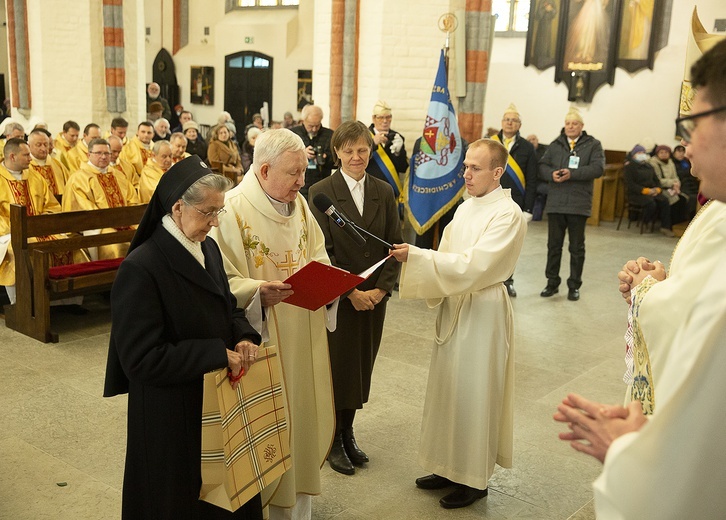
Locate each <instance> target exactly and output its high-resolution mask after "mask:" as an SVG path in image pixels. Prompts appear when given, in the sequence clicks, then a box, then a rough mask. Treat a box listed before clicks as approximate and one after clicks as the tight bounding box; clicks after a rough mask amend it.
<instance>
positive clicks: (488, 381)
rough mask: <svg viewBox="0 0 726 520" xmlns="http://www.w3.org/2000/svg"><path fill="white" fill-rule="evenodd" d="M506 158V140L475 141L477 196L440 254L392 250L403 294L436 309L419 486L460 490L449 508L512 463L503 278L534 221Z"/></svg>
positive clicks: (459, 214) (470, 498)
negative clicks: (507, 178) (508, 183)
mask: <svg viewBox="0 0 726 520" xmlns="http://www.w3.org/2000/svg"><path fill="white" fill-rule="evenodd" d="M506 164H507V149H506V148H505V147H504V146H502V145H501V144H500V143H498V142H496V141H493V140H489V139H480V140H479V141H476V142H474V143H472V144H470V145H469V149H468V151H467V153H466V159H465V160H464V166H465V167H466V171H465V173H464V180H465V181H466V190H467V192H468V193H469V195H471V198H470V199H469V200H467V201H465V202H464V203H463V204H462V205H461V206H460V207H459V209H457V211H456V214H455V215H454V219H453V220H452V222H451V223H450V224H449V225H448V226H446V229H445V230H444V236H443V239H442V241H441V245H440V247H439V250H438V251H432V250H428V249H419V248H417V247H415V246H410V245H408V244H395V245H394V247H395V249H394V250H392V253H393V255H394V256H395V257H396V259H397V260H398V261H399V262H405V263H404V266H403V270H402V272H401V281H400V295H401V298H425V299H426V301H427V304H428V305H429V307H431V308H436V307H437V308H438V316H437V318H436V335H435V345H434V347H433V353H432V355H431V367H430V369H429V381H428V388H427V390H426V403H425V405H424V415H423V423H422V428H421V447H420V451H419V463H420V464H421V466H422V467H423V468H424V469H426V470H428V471H430V472H431V473H432V474H431V475H428V476H425V477H421V478H419V479H416V485H417V486H418V487H420V488H423V489H444V488H453V489H452V492H451V493H450V494H448V495H446V496H444V497H443V498H442V499H441V500H440V504H441V506H442V507H445V508H449V509H450V508H457V507H466V506H468V505H470V504H472V503H474V502H475V501H476V500H477V499H479V498H482V497H485V496H486V495H487V486H488V481H489V478H490V477H491V475H492V473H493V472H494V465H495V464H499V465H500V466H502V467H505V468H509V467H511V465H512V442H513V439H512V438H513V400H514V328H513V327H514V319H513V315H512V305H511V302H510V301H509V296H508V295H507V289H506V287H505V286H504V281H505V280H507V279H508V278H509V277H510V276H511V275H512V273H513V272H514V266H515V265H516V263H517V259H518V258H519V253H520V251H521V250H522V244H523V242H524V236H525V234H526V231H527V225H526V223H525V219H524V217H523V216H522V210H521V209H520V208H519V206H518V205H517V204H516V203H515V202H514V201H513V200H512V197H511V194H510V190H508V189H503V188H502V187H501V185H500V182H499V181H500V179H501V177H502V174H503V173H504V169H505V167H506Z"/></svg>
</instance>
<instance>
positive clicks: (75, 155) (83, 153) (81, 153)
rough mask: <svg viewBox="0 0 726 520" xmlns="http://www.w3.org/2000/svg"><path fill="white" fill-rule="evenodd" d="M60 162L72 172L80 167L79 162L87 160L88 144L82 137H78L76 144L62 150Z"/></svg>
mask: <svg viewBox="0 0 726 520" xmlns="http://www.w3.org/2000/svg"><path fill="white" fill-rule="evenodd" d="M61 162H62V163H63V165H64V166H65V167H66V168H68V171H69V172H74V171H76V170H78V169H79V168H80V167H81V164H83V163H87V162H88V146H87V145H86V143H85V141H84V140H83V139H79V140H78V143H77V144H76V146H74V147H73V148H71V149H70V150H68V151H67V152H63V155H61Z"/></svg>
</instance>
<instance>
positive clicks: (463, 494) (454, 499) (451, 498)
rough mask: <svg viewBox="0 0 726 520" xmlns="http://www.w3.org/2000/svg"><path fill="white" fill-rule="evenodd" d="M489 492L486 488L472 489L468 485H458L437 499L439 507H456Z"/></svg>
mask: <svg viewBox="0 0 726 520" xmlns="http://www.w3.org/2000/svg"><path fill="white" fill-rule="evenodd" d="M488 494H489V490H488V489H474V488H471V487H469V486H464V485H461V484H460V485H459V486H457V488H456V491H454V492H453V493H449V494H448V495H446V496H445V497H444V498H442V499H441V500H439V504H441V507H443V508H446V509H456V508H459V507H466V506H470V505H472V504H473V503H474V502H476V501H477V500H479V499H480V498H484V497H485V496H487V495H488Z"/></svg>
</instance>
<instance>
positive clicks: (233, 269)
mask: <svg viewBox="0 0 726 520" xmlns="http://www.w3.org/2000/svg"><path fill="white" fill-rule="evenodd" d="M306 168H307V159H306V155H305V146H304V145H303V142H302V140H301V139H300V137H298V136H297V135H295V134H293V133H292V132H290V131H289V130H286V129H280V130H269V131H267V132H264V133H262V134H260V136H259V137H258V139H257V143H256V145H255V157H254V163H253V164H252V170H253V172H254V175H245V177H244V179H243V180H242V182H241V183H240V184H239V185H238V186H237V187H235V188H233V189H232V190H230V191H229V192H227V194H226V197H225V208H226V209H227V213H228V214H227V215H225V217H224V218H223V219H220V223H219V228H217V229H216V230H214V232H213V233H211V234H210V236H212V237H213V238H214V239H215V240H216V241H217V243H218V244H219V247H220V249H221V251H222V255H223V257H224V260H225V269H226V271H227V276H228V278H229V284H230V288H231V290H232V292H233V293H234V295H235V296H236V297H237V302H238V305H239V306H241V307H244V308H245V309H246V310H247V318H248V319H249V321H250V323H252V325H253V326H254V327H255V328H257V330H258V331H259V332H260V333H261V334H262V337H263V341H266V342H267V343H268V344H270V345H277V347H278V349H279V352H280V358H281V362H282V370H283V378H284V381H283V385H284V388H285V396H286V398H287V411H288V418H289V421H290V450H291V453H292V468H291V469H290V470H289V471H288V472H287V473H285V474H284V475H283V476H282V477H281V480H280V483H279V485H278V486H277V487H275V486H270V488H272V489H270V488H267V489H265V490H264V491H263V493H262V494H263V503H267V502H268V501H269V504H270V505H271V506H272V507H271V508H270V519H271V520H275V519H276V518H293V519H296V518H310V515H311V502H310V495H318V494H320V492H321V489H320V468H321V466H322V464H323V463H324V462H325V458H326V457H327V454H328V451H329V450H330V446H331V444H332V441H333V434H334V430H335V410H334V405H333V394H332V378H331V374H330V360H329V357H328V341H327V333H326V318H327V316H326V312H327V311H326V309H325V307H323V308H322V309H319V310H317V311H314V312H311V311H308V310H305V309H302V308H300V307H295V306H292V305H289V304H286V303H285V302H284V301H283V300H284V299H285V298H286V297H288V296H289V295H290V294H292V291H291V290H290V285H288V284H285V283H282V280H285V279H287V278H288V277H289V276H290V275H292V274H293V273H295V272H296V271H298V270H299V269H300V268H302V267H303V266H304V265H305V264H307V263H309V262H310V261H312V260H317V261H318V262H321V263H324V264H328V265H330V260H329V259H328V256H327V253H326V251H325V238H324V236H323V233H322V231H321V229H320V226H319V225H318V223H317V221H316V220H315V218H314V217H313V215H312V214H311V212H310V208H309V207H308V205H307V203H306V202H305V199H304V198H303V197H302V196H301V195H299V194H298V191H299V190H300V188H301V187H302V186H304V184H305V169H306ZM336 310H337V303H336V306H335V307H333V308H331V310H330V314H331V316H334V314H335V311H336ZM331 321H334V320H331ZM329 326H330V327H331V328H334V324H329ZM273 493H274V494H273ZM271 494H272V498H271V499H270V495H271Z"/></svg>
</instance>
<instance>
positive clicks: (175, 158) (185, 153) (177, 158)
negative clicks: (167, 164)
mask: <svg viewBox="0 0 726 520" xmlns="http://www.w3.org/2000/svg"><path fill="white" fill-rule="evenodd" d="M191 156H192V154H190V153H188V152H184V153H183V154H182V155H181V157H172V158H171V162H172V164H176V163H178V162H179V161H183V160H184V159H186V158H187V157H191Z"/></svg>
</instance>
